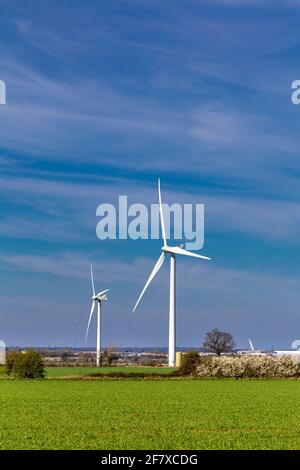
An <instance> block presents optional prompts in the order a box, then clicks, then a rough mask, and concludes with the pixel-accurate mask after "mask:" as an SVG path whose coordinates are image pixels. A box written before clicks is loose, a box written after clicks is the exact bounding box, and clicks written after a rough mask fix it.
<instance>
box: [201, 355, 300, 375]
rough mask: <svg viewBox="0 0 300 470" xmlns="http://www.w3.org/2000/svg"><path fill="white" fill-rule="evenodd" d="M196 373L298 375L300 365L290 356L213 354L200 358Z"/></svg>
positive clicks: (299, 373)
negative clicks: (219, 355)
mask: <svg viewBox="0 0 300 470" xmlns="http://www.w3.org/2000/svg"><path fill="white" fill-rule="evenodd" d="M196 374H197V375H198V376H200V377H235V378H243V377H245V378H247V377H249V378H250V377H257V378H266V377H299V376H300V365H299V364H295V363H294V362H293V359H292V358H291V357H290V356H282V357H274V356H266V355H261V356H250V355H249V356H221V357H215V356H214V357H204V358H201V360H200V361H199V363H198V366H197V371H196Z"/></svg>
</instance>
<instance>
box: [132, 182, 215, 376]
mask: <svg viewBox="0 0 300 470" xmlns="http://www.w3.org/2000/svg"><path fill="white" fill-rule="evenodd" d="M158 199H159V214H160V224H161V231H162V236H163V246H162V248H161V250H162V253H161V255H160V257H159V258H158V260H157V262H156V264H155V266H154V268H153V271H152V272H151V274H150V276H149V278H148V280H147V282H146V284H145V286H144V289H143V290H142V292H141V294H140V296H139V298H138V300H137V302H136V304H135V306H134V309H133V312H135V310H136V308H137V306H138V304H139V302H140V300H141V298H142V297H143V295H144V293H145V291H146V289H147V287H148V286H149V284H150V283H151V281H152V279H153V278H154V276H155V275H156V274H157V273H158V271H159V270H160V268H161V267H162V265H163V263H164V261H165V258H166V256H167V255H170V301H169V366H170V367H175V364H176V358H175V356H176V255H183V256H192V257H194V258H201V259H205V260H210V258H208V257H207V256H202V255H198V254H197V253H192V252H191V251H187V250H185V249H184V245H179V246H176V247H175V246H169V245H168V244H167V239H166V229H165V222H164V215H163V207H162V203H161V191H160V179H158Z"/></svg>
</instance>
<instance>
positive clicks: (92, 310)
mask: <svg viewBox="0 0 300 470" xmlns="http://www.w3.org/2000/svg"><path fill="white" fill-rule="evenodd" d="M95 305H96V302H95V301H94V300H93V303H92V308H91V312H90V316H89V321H88V326H87V329H86V335H85V343H86V342H87V337H88V334H89V329H90V323H91V319H92V316H93V312H94V309H95Z"/></svg>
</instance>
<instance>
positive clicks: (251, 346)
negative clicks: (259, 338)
mask: <svg viewBox="0 0 300 470" xmlns="http://www.w3.org/2000/svg"><path fill="white" fill-rule="evenodd" d="M248 341H249V344H250V348H251V351H252V352H254V351H255V349H254V347H253V344H252V341H251V339H250V338H249V339H248Z"/></svg>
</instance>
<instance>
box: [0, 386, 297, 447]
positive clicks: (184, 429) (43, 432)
mask: <svg viewBox="0 0 300 470" xmlns="http://www.w3.org/2000/svg"><path fill="white" fill-rule="evenodd" d="M0 407H1V413H0V448H1V449H299V448H300V382H299V381H296V380H278V381H275V380H261V381H259V380H249V381H247V380H239V381H237V380H189V379H175V380H172V379H171V380H168V379H160V380H137V379H130V380H129V379H125V380H124V379H122V380H104V381H103V380H99V381H97V380H96V381H95V380H92V381H84V380H81V381H73V380H61V379H60V380H27V381H26V380H23V381H22V380H1V382H0Z"/></svg>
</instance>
